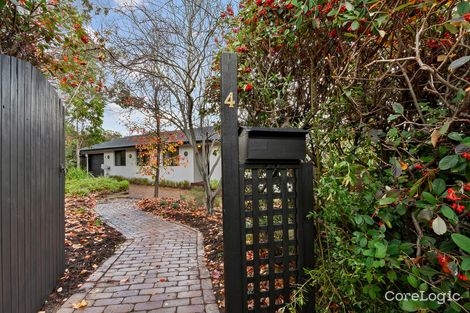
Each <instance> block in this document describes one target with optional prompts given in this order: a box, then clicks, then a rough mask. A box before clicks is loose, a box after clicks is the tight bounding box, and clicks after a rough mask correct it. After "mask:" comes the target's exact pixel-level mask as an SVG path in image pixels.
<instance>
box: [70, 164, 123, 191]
mask: <svg viewBox="0 0 470 313" xmlns="http://www.w3.org/2000/svg"><path fill="white" fill-rule="evenodd" d="M128 189H129V182H128V181H127V180H117V179H114V178H110V177H93V176H91V175H89V174H88V173H86V172H85V171H83V170H77V169H73V170H71V171H69V172H68V173H67V179H66V181H65V195H66V196H85V195H88V194H90V193H95V192H103V191H107V192H119V191H124V190H128Z"/></svg>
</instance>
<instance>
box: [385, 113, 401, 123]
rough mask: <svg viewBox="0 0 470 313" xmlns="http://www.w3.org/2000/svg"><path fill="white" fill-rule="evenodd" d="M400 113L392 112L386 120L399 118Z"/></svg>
mask: <svg viewBox="0 0 470 313" xmlns="http://www.w3.org/2000/svg"><path fill="white" fill-rule="evenodd" d="M400 116H401V115H400V114H392V115H390V116H389V117H388V118H387V122H391V121H394V120H396V119H397V118H399V117H400Z"/></svg>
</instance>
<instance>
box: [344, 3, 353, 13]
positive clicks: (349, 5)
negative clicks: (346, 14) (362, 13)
mask: <svg viewBox="0 0 470 313" xmlns="http://www.w3.org/2000/svg"><path fill="white" fill-rule="evenodd" d="M344 6H345V7H346V10H348V11H353V10H354V6H353V5H352V4H351V3H350V2H346V3H345V4H344Z"/></svg>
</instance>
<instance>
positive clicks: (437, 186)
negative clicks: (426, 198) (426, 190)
mask: <svg viewBox="0 0 470 313" xmlns="http://www.w3.org/2000/svg"><path fill="white" fill-rule="evenodd" d="M446 187H447V184H446V182H445V180H443V179H442V178H436V179H435V180H434V181H433V182H432V191H433V192H434V194H435V195H437V196H440V195H441V194H442V193H443V192H444V191H445V190H446Z"/></svg>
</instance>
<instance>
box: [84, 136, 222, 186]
mask: <svg viewBox="0 0 470 313" xmlns="http://www.w3.org/2000/svg"><path fill="white" fill-rule="evenodd" d="M203 132H204V133H203ZM195 133H196V139H197V141H198V143H199V142H201V138H202V134H205V136H207V138H209V139H210V140H214V141H216V142H214V145H213V149H212V151H210V160H209V163H210V164H209V167H210V168H212V166H213V165H214V164H215V162H216V161H217V159H218V158H219V155H220V144H219V142H217V141H218V140H219V136H218V134H216V133H215V132H214V130H213V128H212V127H207V128H203V129H195ZM162 135H163V136H165V135H166V138H168V139H167V141H170V140H171V141H174V142H179V143H180V144H181V143H182V144H181V145H179V146H178V147H177V148H176V151H175V152H174V153H173V154H172V158H173V159H175V160H178V162H165V163H166V164H165V166H162V167H161V170H160V178H161V179H166V180H170V181H176V182H182V181H188V182H190V183H198V182H201V181H202V176H201V173H200V172H199V170H198V167H197V165H196V161H195V158H194V151H193V148H192V147H191V146H190V145H189V144H188V141H187V138H186V136H185V135H184V134H183V133H182V132H179V131H172V132H165V133H164V134H162ZM170 138H171V139H170ZM145 142H146V135H136V136H128V137H123V138H117V139H114V140H111V141H107V142H103V143H99V144H96V145H93V146H90V147H86V148H83V149H81V150H80V154H81V156H82V158H83V159H84V160H83V164H84V165H85V168H86V169H87V170H88V171H89V172H90V173H92V174H93V175H95V176H103V175H104V176H122V177H125V178H147V179H149V180H150V181H152V176H150V175H145V174H144V171H142V169H141V168H140V165H139V164H138V163H140V161H141V160H140V158H139V157H140V153H139V152H138V146H139V145H140V146H141V145H143V144H145ZM198 146H199V144H198ZM175 156H177V157H176V158H175ZM165 157H167V156H165V155H162V160H163V159H165ZM221 175H222V170H221V162H220V160H219V161H218V163H217V165H216V168H215V170H214V173H213V174H212V177H211V179H215V180H220V178H221Z"/></svg>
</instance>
